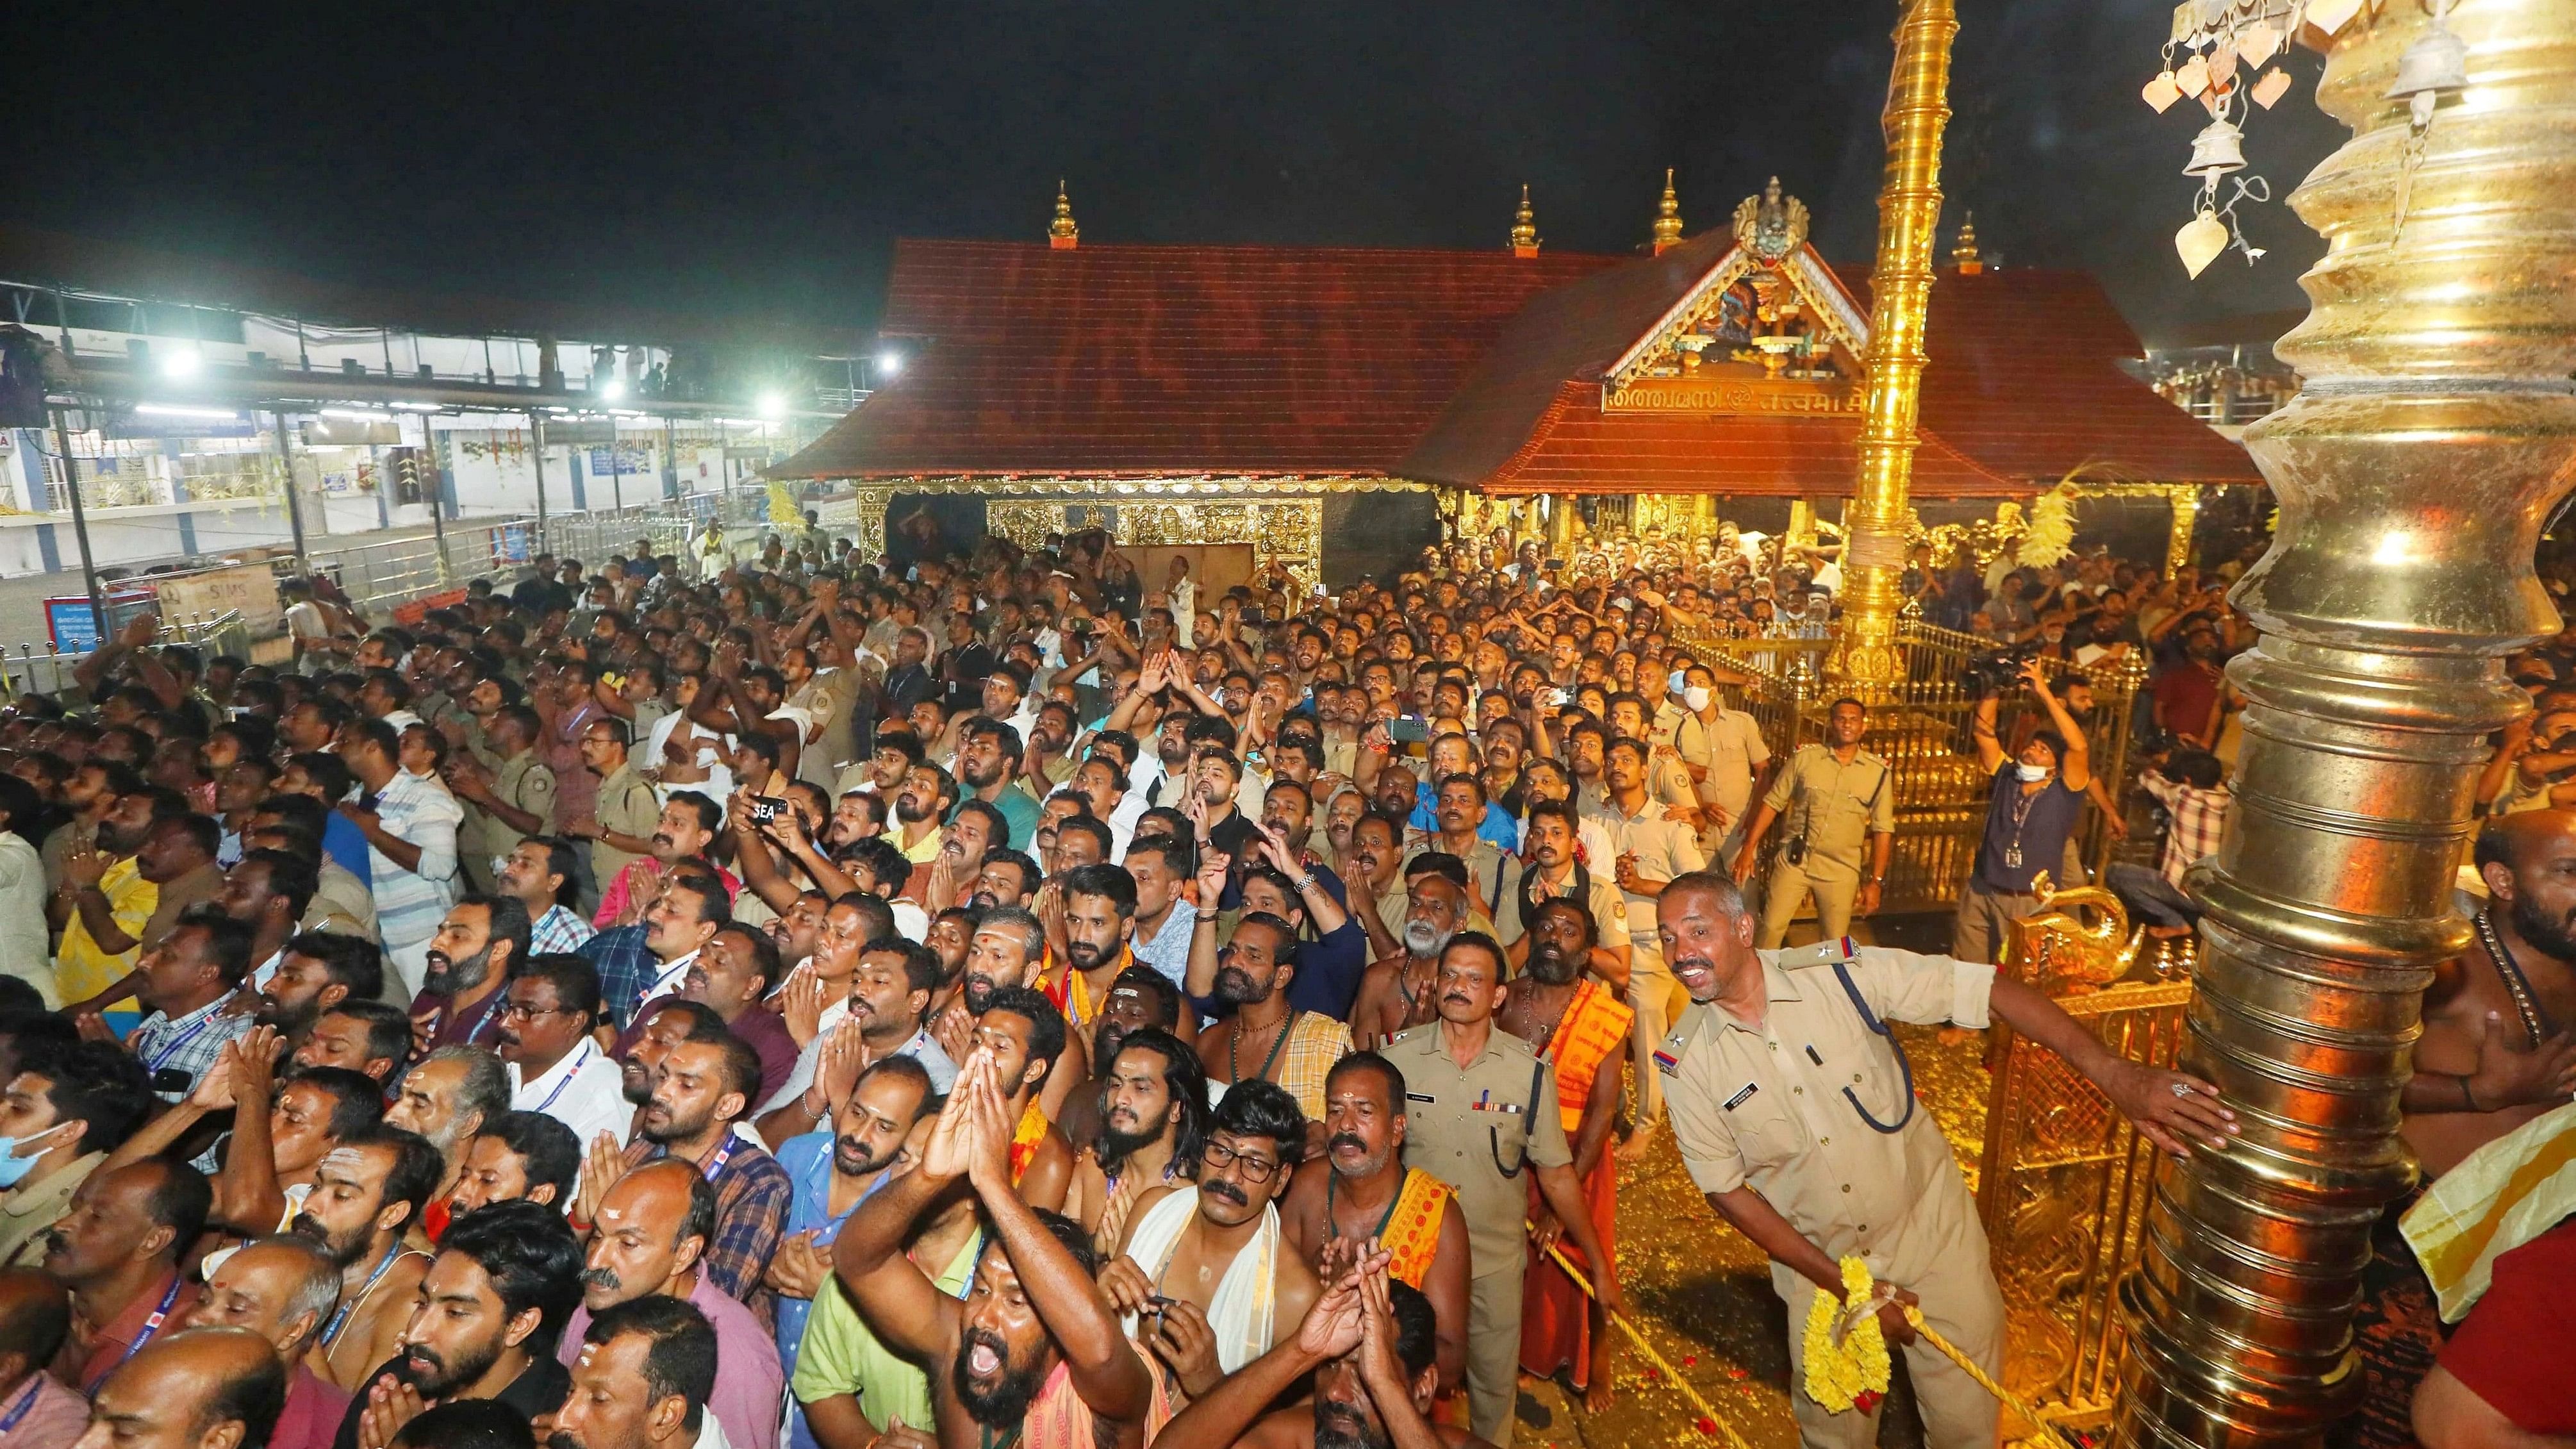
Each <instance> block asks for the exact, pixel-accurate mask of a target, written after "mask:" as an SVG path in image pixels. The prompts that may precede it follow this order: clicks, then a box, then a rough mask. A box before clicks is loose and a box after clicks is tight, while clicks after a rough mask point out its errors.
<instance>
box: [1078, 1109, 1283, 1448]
mask: <svg viewBox="0 0 2576 1449" xmlns="http://www.w3.org/2000/svg"><path fill="white" fill-rule="evenodd" d="M1305 1152H1306V1114H1305V1113H1304V1112H1302V1111H1300V1110H1298V1107H1297V1100H1296V1099H1295V1098H1294V1097H1291V1096H1289V1095H1288V1091H1287V1089H1286V1088H1284V1087H1281V1086H1280V1085H1278V1084H1277V1083H1275V1082H1265V1081H1263V1080H1261V1079H1260V1078H1258V1077H1254V1078H1250V1079H1248V1080H1245V1081H1241V1082H1237V1083H1235V1084H1234V1085H1233V1086H1231V1087H1228V1088H1227V1089H1226V1093H1225V1099H1224V1100H1223V1101H1221V1102H1219V1103H1218V1104H1217V1108H1216V1115H1215V1118H1214V1120H1212V1121H1211V1122H1210V1123H1209V1124H1208V1136H1207V1144H1206V1145H1205V1146H1204V1147H1202V1148H1201V1149H1200V1152H1199V1170H1198V1181H1197V1182H1196V1183H1190V1182H1187V1181H1183V1182H1180V1183H1178V1184H1176V1185H1174V1186H1172V1187H1170V1188H1162V1189H1149V1190H1148V1191H1147V1192H1146V1193H1145V1194H1144V1195H1143V1196H1141V1197H1139V1198H1138V1199H1137V1204H1136V1209H1135V1216H1134V1217H1133V1218H1132V1219H1131V1220H1130V1222H1129V1223H1128V1227H1127V1238H1126V1241H1125V1242H1124V1243H1122V1244H1120V1245H1119V1256H1118V1258H1117V1260H1116V1261H1114V1262H1112V1263H1110V1264H1109V1265H1108V1266H1107V1267H1105V1268H1103V1269H1101V1271H1100V1286H1101V1290H1102V1291H1103V1292H1105V1293H1107V1294H1108V1295H1109V1302H1110V1305H1111V1306H1112V1307H1115V1308H1116V1309H1118V1311H1119V1312H1120V1313H1121V1314H1123V1315H1125V1318H1126V1322H1125V1328H1126V1331H1127V1333H1128V1335H1129V1336H1130V1337H1131V1338H1133V1339H1135V1340H1136V1342H1138V1343H1140V1344H1143V1345H1144V1346H1145V1347H1147V1348H1149V1349H1152V1350H1153V1352H1154V1354H1155V1356H1156V1357H1158V1358H1160V1359H1162V1360H1163V1362H1164V1363H1165V1364H1167V1365H1168V1366H1169V1367H1170V1368H1171V1370H1172V1375H1173V1377H1174V1378H1175V1379H1177V1380H1178V1381H1179V1383H1180V1386H1181V1389H1182V1391H1183V1392H1184V1393H1186V1394H1187V1395H1188V1396H1189V1397H1191V1398H1193V1399H1195V1398H1198V1397H1200V1396H1201V1395H1203V1394H1206V1393H1208V1392H1210V1391H1211V1390H1213V1389H1214V1388H1215V1387H1216V1385H1217V1381H1218V1380H1220V1379H1222V1378H1223V1377H1224V1376H1225V1375H1227V1374H1230V1373H1233V1372H1235V1371H1236V1370H1238V1369H1241V1368H1242V1367H1243V1366H1244V1365H1246V1364H1249V1363H1251V1362H1252V1361H1253V1360H1255V1359H1257V1358H1259V1357H1261V1356H1262V1355H1263V1354H1265V1353H1268V1352H1269V1351H1270V1345H1271V1336H1272V1334H1273V1333H1274V1332H1277V1331H1282V1330H1285V1329H1286V1328H1287V1327H1288V1325H1289V1324H1291V1323H1293V1322H1296V1321H1297V1320H1299V1319H1302V1318H1304V1317H1305V1314H1306V1309H1307V1306H1308V1305H1310V1304H1312V1303H1313V1302H1314V1301H1315V1295H1316V1292H1317V1283H1316V1279H1315V1273H1314V1270H1312V1269H1311V1268H1309V1267H1307V1266H1306V1264H1305V1262H1304V1261H1303V1260H1302V1259H1301V1258H1300V1257H1299V1255H1298V1253H1297V1251H1296V1248H1295V1245H1293V1244H1291V1243H1289V1242H1288V1241H1286V1239H1284V1238H1283V1237H1282V1236H1281V1234H1280V1230H1279V1209H1278V1207H1277V1200H1278V1198H1279V1196H1280V1195H1281V1194H1282V1193H1284V1192H1286V1191H1287V1190H1288V1183H1289V1180H1290V1179H1291V1178H1292V1177H1293V1176H1294V1175H1295V1173H1296V1170H1297V1163H1298V1161H1299V1159H1301V1158H1302V1157H1304V1156H1305Z"/></svg>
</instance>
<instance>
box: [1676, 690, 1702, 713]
mask: <svg viewBox="0 0 2576 1449" xmlns="http://www.w3.org/2000/svg"><path fill="white" fill-rule="evenodd" d="M1682 703H1684V704H1686V705H1689V706H1690V709H1691V713H1693V714H1697V713H1699V712H1700V711H1701V710H1704V709H1706V708H1708V686H1707V685H1704V684H1694V685H1691V686H1690V687H1689V688H1687V689H1684V690H1683V691H1682Z"/></svg>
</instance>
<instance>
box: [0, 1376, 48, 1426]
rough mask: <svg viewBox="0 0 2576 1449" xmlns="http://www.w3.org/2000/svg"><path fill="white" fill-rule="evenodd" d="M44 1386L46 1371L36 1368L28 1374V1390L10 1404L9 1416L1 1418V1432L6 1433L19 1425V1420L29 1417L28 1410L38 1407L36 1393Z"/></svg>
mask: <svg viewBox="0 0 2576 1449" xmlns="http://www.w3.org/2000/svg"><path fill="white" fill-rule="evenodd" d="M44 1386H45V1371H44V1370H43V1369H36V1370H34V1371H32V1372H30V1373H29V1374H28V1375H27V1388H26V1391H25V1392H23V1393H21V1394H19V1395H18V1401H17V1402H16V1403H14V1404H11V1405H10V1406H9V1413H8V1416H7V1417H6V1418H0V1434H6V1433H8V1432H9V1431H10V1430H12V1429H15V1428H17V1427H18V1421H19V1420H21V1419H23V1418H25V1417H27V1411H28V1410H29V1409H32V1408H34V1407H36V1393H37V1391H38V1390H40V1389H42V1388H43V1387H44Z"/></svg>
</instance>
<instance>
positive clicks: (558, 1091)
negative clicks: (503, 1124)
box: [536, 1037, 591, 1112]
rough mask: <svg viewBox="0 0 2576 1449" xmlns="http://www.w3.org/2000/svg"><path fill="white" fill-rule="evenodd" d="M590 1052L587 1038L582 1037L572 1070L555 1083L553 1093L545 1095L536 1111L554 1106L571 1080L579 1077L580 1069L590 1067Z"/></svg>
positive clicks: (570, 1083)
mask: <svg viewBox="0 0 2576 1449" xmlns="http://www.w3.org/2000/svg"><path fill="white" fill-rule="evenodd" d="M590 1052H591V1043H590V1039H589V1038H588V1037H584V1038H582V1043H581V1051H580V1053H579V1054H578V1055H576V1056H575V1057H574V1058H573V1064H572V1070H571V1071H568V1072H566V1073H564V1074H563V1080H562V1081H560V1082H557V1083H555V1089H554V1090H553V1091H551V1092H548V1093H546V1099H545V1100H544V1101H542V1102H539V1103H538V1104H537V1106H536V1110H537V1111H539V1112H543V1111H545V1110H546V1109H547V1108H549V1107H551V1106H553V1105H554V1104H555V1099H556V1098H557V1097H560V1096H562V1095H563V1094H564V1089H565V1088H567V1087H569V1086H571V1085H572V1079H573V1078H575V1077H577V1076H579V1075H581V1069H582V1068H584V1067H586V1066H589V1065H590Z"/></svg>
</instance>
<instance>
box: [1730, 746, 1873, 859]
mask: <svg viewBox="0 0 2576 1449" xmlns="http://www.w3.org/2000/svg"><path fill="white" fill-rule="evenodd" d="M1888 774H1889V771H1888V765H1887V762H1886V761H1885V760H1882V759H1880V758H1879V757H1878V756H1876V755H1873V754H1871V753H1870V752H1869V751H1867V750H1860V751H1856V752H1854V754H1853V755H1852V759H1851V763H1850V764H1848V765H1846V764H1844V763H1843V762H1842V761H1840V760H1838V759H1836V758H1834V752H1833V751H1832V750H1831V749H1829V748H1827V747H1826V746H1824V745H1821V744H1817V745H1801V746H1799V747H1798V753H1797V754H1795V755H1793V756H1791V757H1790V759H1789V767H1788V768H1787V769H1785V770H1782V771H1781V772H1780V777H1779V778H1778V779H1776V780H1773V781H1772V782H1771V793H1770V794H1768V795H1765V796H1764V797H1762V803H1763V804H1765V805H1768V806H1770V807H1771V808H1772V809H1773V810H1774V811H1776V812H1778V813H1779V814H1780V815H1781V816H1783V817H1784V818H1783V821H1782V833H1781V836H1780V838H1781V839H1782V840H1783V841H1789V840H1797V839H1804V840H1805V841H1806V842H1807V859H1806V862H1805V868H1806V871H1807V873H1808V874H1809V875H1824V876H1831V875H1836V874H1842V875H1847V876H1849V877H1850V878H1852V879H1854V880H1858V879H1859V878H1860V875H1861V853H1862V847H1863V846H1864V845H1865V844H1867V842H1868V839H1869V837H1870V836H1871V835H1872V834H1873V833H1880V832H1884V833H1886V834H1891V835H1892V834H1894V833H1895V831H1896V798H1895V797H1896V790H1895V781H1893V780H1891V779H1889V778H1888Z"/></svg>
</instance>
